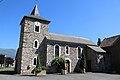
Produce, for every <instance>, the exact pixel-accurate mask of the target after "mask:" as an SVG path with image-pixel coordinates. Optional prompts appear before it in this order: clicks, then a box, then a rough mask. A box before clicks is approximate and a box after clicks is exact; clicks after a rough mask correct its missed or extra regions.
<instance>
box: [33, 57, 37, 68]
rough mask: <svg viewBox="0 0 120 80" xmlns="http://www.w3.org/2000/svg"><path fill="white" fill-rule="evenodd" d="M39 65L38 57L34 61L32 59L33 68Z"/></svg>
mask: <svg viewBox="0 0 120 80" xmlns="http://www.w3.org/2000/svg"><path fill="white" fill-rule="evenodd" d="M36 65H37V57H34V58H33V59H32V66H34V67H35V66H36Z"/></svg>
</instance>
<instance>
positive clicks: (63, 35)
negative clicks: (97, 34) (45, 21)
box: [49, 33, 90, 41]
mask: <svg viewBox="0 0 120 80" xmlns="http://www.w3.org/2000/svg"><path fill="white" fill-rule="evenodd" d="M49 34H54V35H60V36H68V37H73V38H80V39H85V40H89V39H87V38H83V37H77V36H70V35H64V34H56V33H49ZM89 41H90V40H89Z"/></svg>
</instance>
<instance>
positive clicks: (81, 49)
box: [77, 46, 83, 60]
mask: <svg viewBox="0 0 120 80" xmlns="http://www.w3.org/2000/svg"><path fill="white" fill-rule="evenodd" d="M78 48H80V56H81V57H80V58H79V55H78ZM82 51H83V48H82V47H80V46H78V47H77V59H78V60H79V59H81V58H82Z"/></svg>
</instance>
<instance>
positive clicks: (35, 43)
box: [33, 40, 39, 49]
mask: <svg viewBox="0 0 120 80" xmlns="http://www.w3.org/2000/svg"><path fill="white" fill-rule="evenodd" d="M38 47H39V42H38V40H34V43H33V48H35V49H38Z"/></svg>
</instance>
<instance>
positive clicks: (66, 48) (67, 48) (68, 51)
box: [65, 46, 70, 55]
mask: <svg viewBox="0 0 120 80" xmlns="http://www.w3.org/2000/svg"><path fill="white" fill-rule="evenodd" d="M65 54H66V55H69V54H70V50H69V46H65Z"/></svg>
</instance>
